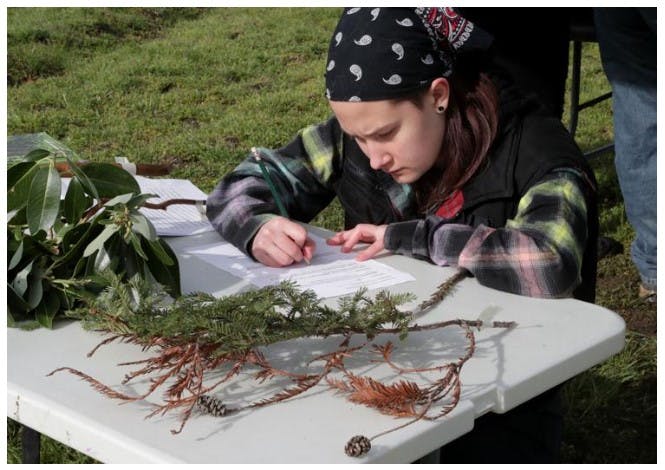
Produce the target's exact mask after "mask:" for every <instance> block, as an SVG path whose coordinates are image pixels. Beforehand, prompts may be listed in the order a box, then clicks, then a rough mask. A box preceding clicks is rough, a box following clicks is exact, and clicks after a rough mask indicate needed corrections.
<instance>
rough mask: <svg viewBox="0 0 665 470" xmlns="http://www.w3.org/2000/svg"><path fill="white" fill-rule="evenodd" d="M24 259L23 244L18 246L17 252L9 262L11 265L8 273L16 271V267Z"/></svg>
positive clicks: (8, 266)
mask: <svg viewBox="0 0 665 470" xmlns="http://www.w3.org/2000/svg"><path fill="white" fill-rule="evenodd" d="M22 257H23V242H21V244H20V245H19V246H18V248H17V249H16V251H15V252H14V255H13V256H12V259H10V260H9V264H8V265H7V271H11V270H12V269H14V268H15V267H16V266H18V264H19V263H20V261H21V258H22Z"/></svg>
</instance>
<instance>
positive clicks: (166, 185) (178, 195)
mask: <svg viewBox="0 0 665 470" xmlns="http://www.w3.org/2000/svg"><path fill="white" fill-rule="evenodd" d="M134 178H136V182H137V183H138V184H139V188H141V192H142V193H145V194H156V195H157V196H158V197H153V198H150V199H148V202H150V203H153V204H159V203H160V202H163V201H166V200H168V199H194V200H196V201H201V205H200V207H201V210H199V207H197V206H193V205H190V204H173V205H170V206H168V207H167V208H166V210H164V209H146V208H141V209H139V212H141V213H142V214H143V215H145V216H146V217H147V218H148V219H149V220H150V222H152V225H153V226H154V227H155V230H156V231H157V235H160V236H163V237H184V236H187V235H196V234H199V233H204V232H211V231H213V230H214V228H213V226H212V225H211V224H210V222H209V221H208V218H207V217H206V215H205V204H204V202H205V200H206V199H207V198H208V196H207V194H206V193H204V192H203V191H201V190H200V189H199V188H197V187H196V186H195V185H194V183H192V182H191V181H189V180H183V179H172V178H155V179H153V178H146V177H144V176H138V175H134ZM70 181H71V178H62V187H61V197H63V198H64V197H65V194H67V188H68V187H69V182H70Z"/></svg>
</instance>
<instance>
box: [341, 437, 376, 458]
mask: <svg viewBox="0 0 665 470" xmlns="http://www.w3.org/2000/svg"><path fill="white" fill-rule="evenodd" d="M371 448H372V444H371V442H370V441H369V439H367V438H366V437H365V436H353V437H352V438H351V439H349V442H347V443H346V447H344V452H346V455H348V456H349V457H360V456H361V455H364V454H366V453H367V452H369V450H370V449H371Z"/></svg>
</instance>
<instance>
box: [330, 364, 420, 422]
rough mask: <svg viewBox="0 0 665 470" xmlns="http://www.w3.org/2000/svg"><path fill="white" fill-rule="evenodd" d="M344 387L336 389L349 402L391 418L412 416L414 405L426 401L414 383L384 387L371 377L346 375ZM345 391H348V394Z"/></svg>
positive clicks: (400, 382) (406, 382) (403, 382)
mask: <svg viewBox="0 0 665 470" xmlns="http://www.w3.org/2000/svg"><path fill="white" fill-rule="evenodd" d="M347 377H348V381H347V384H346V386H345V387H340V386H339V385H338V386H337V387H336V388H337V389H338V390H340V391H342V392H346V393H347V394H348V395H349V397H348V398H349V400H350V401H352V402H354V403H359V404H362V405H366V406H369V407H372V408H375V409H377V410H379V411H381V412H382V413H385V414H389V415H393V416H414V415H416V414H417V412H416V410H415V405H418V404H422V403H423V402H426V401H427V393H426V392H425V391H424V390H422V389H421V388H420V387H419V386H418V384H416V383H415V382H410V381H406V380H400V381H399V382H396V383H393V384H390V385H385V384H383V383H381V382H379V381H378V380H375V379H372V378H371V377H364V376H358V375H354V374H351V373H347ZM347 390H350V392H348V391H347Z"/></svg>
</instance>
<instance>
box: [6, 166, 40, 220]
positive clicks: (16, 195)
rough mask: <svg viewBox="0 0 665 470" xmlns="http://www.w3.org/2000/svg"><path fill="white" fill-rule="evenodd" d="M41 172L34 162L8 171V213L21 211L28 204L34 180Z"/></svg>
mask: <svg viewBox="0 0 665 470" xmlns="http://www.w3.org/2000/svg"><path fill="white" fill-rule="evenodd" d="M37 170H39V166H38V165H36V164H35V163H34V162H21V163H18V164H16V165H14V166H12V167H11V168H10V169H9V170H7V211H13V210H19V209H21V208H23V207H25V205H26V204H27V203H28V194H30V185H31V184H32V179H33V177H34V176H35V174H36V173H37Z"/></svg>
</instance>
